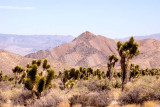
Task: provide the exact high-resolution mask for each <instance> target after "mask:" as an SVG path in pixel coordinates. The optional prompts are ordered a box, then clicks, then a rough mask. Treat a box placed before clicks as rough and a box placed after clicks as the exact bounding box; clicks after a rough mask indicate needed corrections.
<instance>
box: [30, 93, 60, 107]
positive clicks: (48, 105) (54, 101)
mask: <svg viewBox="0 0 160 107" xmlns="http://www.w3.org/2000/svg"><path fill="white" fill-rule="evenodd" d="M60 102H62V99H61V98H59V97H58V96H56V95H54V94H53V93H50V94H48V95H46V96H44V97H41V98H40V99H37V100H36V101H35V102H34V103H33V104H31V107H57V106H58V104H59V103H60Z"/></svg>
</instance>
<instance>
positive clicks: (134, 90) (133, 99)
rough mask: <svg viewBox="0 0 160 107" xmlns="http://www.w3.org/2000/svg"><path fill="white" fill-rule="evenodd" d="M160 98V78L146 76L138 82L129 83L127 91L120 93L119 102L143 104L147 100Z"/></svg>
mask: <svg viewBox="0 0 160 107" xmlns="http://www.w3.org/2000/svg"><path fill="white" fill-rule="evenodd" d="M159 99H160V79H159V80H158V79H156V77H152V76H145V77H141V78H140V79H138V80H137V81H136V82H133V83H128V84H127V85H126V88H125V91H124V92H123V93H122V94H121V95H120V97H119V102H120V103H121V104H122V105H124V104H133V103H136V104H142V103H143V102H145V101H152V100H159Z"/></svg>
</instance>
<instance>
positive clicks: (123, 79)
mask: <svg viewBox="0 0 160 107" xmlns="http://www.w3.org/2000/svg"><path fill="white" fill-rule="evenodd" d="M121 70H122V91H123V89H124V85H125V78H126V69H125V57H122V58H121Z"/></svg>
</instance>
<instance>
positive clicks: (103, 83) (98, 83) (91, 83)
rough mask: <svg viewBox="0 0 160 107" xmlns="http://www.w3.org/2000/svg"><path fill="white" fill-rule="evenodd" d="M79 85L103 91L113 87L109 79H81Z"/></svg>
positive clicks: (91, 89)
mask: <svg viewBox="0 0 160 107" xmlns="http://www.w3.org/2000/svg"><path fill="white" fill-rule="evenodd" d="M77 87H87V88H88V90H90V91H102V90H110V89H111V88H112V83H111V82H110V81H109V80H108V79H103V80H97V79H92V80H87V81H85V80H81V81H79V82H78V83H77Z"/></svg>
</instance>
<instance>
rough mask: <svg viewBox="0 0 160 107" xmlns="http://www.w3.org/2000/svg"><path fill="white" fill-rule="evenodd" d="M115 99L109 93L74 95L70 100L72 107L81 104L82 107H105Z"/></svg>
mask: <svg viewBox="0 0 160 107" xmlns="http://www.w3.org/2000/svg"><path fill="white" fill-rule="evenodd" d="M112 99H113V97H112V95H111V94H109V93H108V92H107V91H102V92H100V93H98V94H92V95H74V96H73V97H71V98H70V99H69V101H70V104H71V106H72V105H76V104H81V105H82V107H86V106H94V107H104V106H107V105H109V104H110V103H111V101H112Z"/></svg>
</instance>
